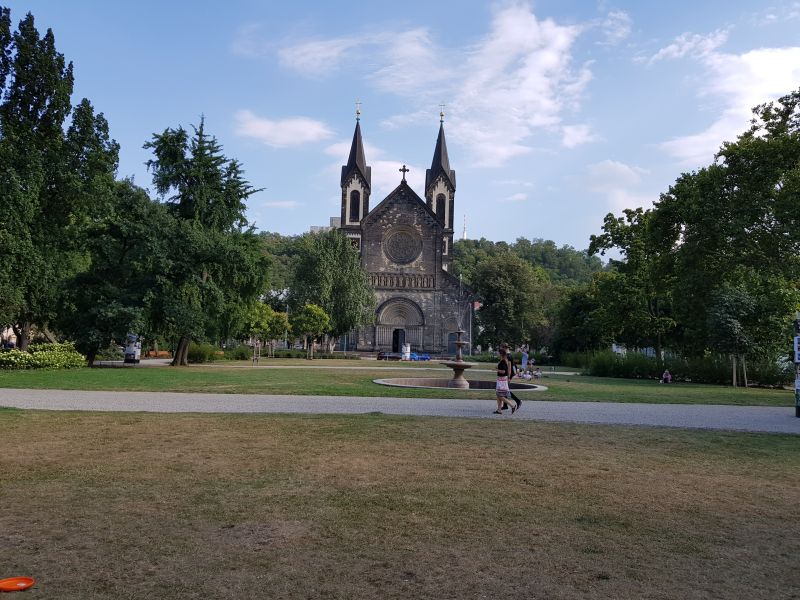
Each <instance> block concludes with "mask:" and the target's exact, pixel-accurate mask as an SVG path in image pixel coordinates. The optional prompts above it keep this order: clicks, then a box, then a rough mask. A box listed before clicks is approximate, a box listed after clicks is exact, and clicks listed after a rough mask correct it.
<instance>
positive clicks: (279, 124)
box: [236, 110, 333, 148]
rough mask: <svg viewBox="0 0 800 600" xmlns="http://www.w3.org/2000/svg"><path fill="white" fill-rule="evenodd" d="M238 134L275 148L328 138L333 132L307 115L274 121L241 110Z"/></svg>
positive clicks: (237, 127)
mask: <svg viewBox="0 0 800 600" xmlns="http://www.w3.org/2000/svg"><path fill="white" fill-rule="evenodd" d="M236 134H237V135H240V136H242V137H250V138H254V139H257V140H259V141H261V142H263V143H265V144H266V145H268V146H272V147H274V148H286V147H291V146H302V145H303V144H308V143H311V142H319V141H321V140H325V139H328V138H330V137H331V136H332V135H333V132H332V131H331V130H330V128H329V127H328V126H327V125H326V124H325V123H323V122H322V121H316V120H314V119H309V118H307V117H292V118H289V119H281V120H277V121H273V120H270V119H264V118H261V117H258V116H256V115H255V114H254V113H253V112H252V111H249V110H240V111H238V112H237V113H236Z"/></svg>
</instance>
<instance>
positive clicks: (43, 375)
mask: <svg viewBox="0 0 800 600" xmlns="http://www.w3.org/2000/svg"><path fill="white" fill-rule="evenodd" d="M364 363H366V364H364ZM267 364H269V365H275V364H277V363H273V362H269V361H267ZM277 365H278V367H279V368H261V367H251V366H247V363H241V364H240V366H239V368H237V366H236V365H232V366H222V365H218V366H193V367H186V368H172V367H146V368H145V367H141V368H124V369H121V368H120V369H75V370H70V371H0V388H3V387H7V388H44V389H47V388H50V389H73V390H74V389H79V390H133V391H171V392H211V393H214V392H217V393H239V394H303V395H327V396H392V397H416V398H486V397H487V393H489V392H487V391H477V390H476V391H466V392H465V391H451V390H447V389H434V390H428V389H408V388H396V387H386V386H380V385H377V384H375V383H373V379H380V378H391V377H408V376H409V375H412V376H417V377H441V378H448V377H449V376H450V373H451V371H450V370H449V369H445V368H443V367H442V368H437V369H435V370H434V369H431V367H436V365H427V366H425V365H420V364H416V365H413V368H414V369H415V370H414V371H409V370H408V368H403V369H401V368H399V367H398V366H397V365H396V364H395V365H387V364H376V363H375V362H371V363H370V362H367V361H364V362H361V363H360V362H359V361H330V360H317V361H304V360H294V361H281V363H280V364H277ZM404 366H405V365H404ZM331 367H336V368H331ZM490 369H491V366H489V365H480V366H478V367H476V368H475V369H473V370H472V371H468V372H467V376H468V378H470V379H473V378H475V379H491V378H492V377H493V375H492V372H491V370H490ZM542 383H543V384H544V385H545V386H547V387H548V388H549V389H548V390H547V391H545V392H537V393H533V394H528V398H529V399H531V400H562V401H603V402H655V403H676V404H742V405H756V406H793V405H794V393H793V391H791V390H767V389H755V388H750V389H742V388H737V389H733V388H730V387H723V386H714V385H701V384H689V383H676V384H671V385H661V384H659V383H657V382H655V381H642V380H631V379H612V378H604V377H586V376H579V375H578V376H575V375H569V376H568V375H555V376H546V377H545V378H544V380H543V381H542ZM489 394H490V393H489ZM1 404H2V399H1V398H0V405H1Z"/></svg>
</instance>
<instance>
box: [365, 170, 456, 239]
mask: <svg viewBox="0 0 800 600" xmlns="http://www.w3.org/2000/svg"><path fill="white" fill-rule="evenodd" d="M395 198H398V199H402V200H403V201H406V202H412V203H414V204H415V205H417V206H418V207H419V208H420V209H421V210H422V211H423V212H425V213H426V214H427V215H428V216H429V217H430V218H431V222H432V224H433V225H434V226H435V227H437V228H439V229H441V223H440V221H439V219H438V218H437V216H436V214H435V213H434V212H433V211H432V210H431V209H430V208H429V207H428V205H427V204H426V203H425V201H424V200H423V199H422V198H420V197H419V196H418V195H417V193H416V192H415V191H414V190H413V189H411V186H410V185H408V182H407V181H406V180H405V179H403V181H401V182H400V185H398V186H397V187H396V188H394V189H393V190H392V191H391V192H390V193H389V195H388V196H386V198H384V199H383V200H382V201H381V202H380V204H378V205H377V206H376V207H375V208H373V209H372V210H371V211H369V213H368V214H367V216H366V217H364V221H363V225H366V224H367V223H368V222H370V221H374V220H375V219H377V218H378V215H379V214H380V213H381V212H382V211H383V208H384V206H386V205H388V204H389V202H391V201H392V200H394V199H395Z"/></svg>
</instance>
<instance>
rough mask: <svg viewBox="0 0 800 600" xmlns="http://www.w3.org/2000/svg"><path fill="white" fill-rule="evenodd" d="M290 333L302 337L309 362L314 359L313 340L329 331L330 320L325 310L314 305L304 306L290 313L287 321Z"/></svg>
mask: <svg viewBox="0 0 800 600" xmlns="http://www.w3.org/2000/svg"><path fill="white" fill-rule="evenodd" d="M289 322H290V324H291V327H292V331H294V332H295V333H298V334H300V335H302V336H303V338H304V341H305V344H306V350H307V354H306V356H307V357H308V359H309V360H312V359H313V358H314V340H315V339H316V338H318V337H319V336H321V335H322V334H323V333H327V332H328V331H330V325H331V319H330V317H329V316H328V313H326V312H325V309H324V308H322V307H321V306H317V305H316V304H306V305H305V306H303V307H302V308H301V309H300V310H298V311H296V312H294V313H292V316H291V317H290V319H289Z"/></svg>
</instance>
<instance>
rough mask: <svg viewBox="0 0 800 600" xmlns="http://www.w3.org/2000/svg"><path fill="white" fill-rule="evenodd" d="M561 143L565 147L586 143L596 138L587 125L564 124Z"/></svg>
mask: <svg viewBox="0 0 800 600" xmlns="http://www.w3.org/2000/svg"><path fill="white" fill-rule="evenodd" d="M561 132H562V134H563V135H562V138H561V143H562V144H563V145H564V146H566V147H567V148H574V147H575V146H580V145H581V144H588V143H589V142H593V141H595V140H596V139H597V137H596V136H595V135H594V134H593V133H592V130H591V128H590V127H589V126H588V125H564V127H563V128H562V129H561Z"/></svg>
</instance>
